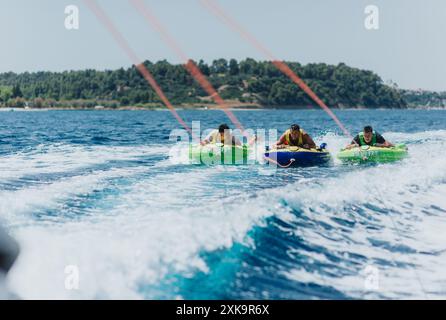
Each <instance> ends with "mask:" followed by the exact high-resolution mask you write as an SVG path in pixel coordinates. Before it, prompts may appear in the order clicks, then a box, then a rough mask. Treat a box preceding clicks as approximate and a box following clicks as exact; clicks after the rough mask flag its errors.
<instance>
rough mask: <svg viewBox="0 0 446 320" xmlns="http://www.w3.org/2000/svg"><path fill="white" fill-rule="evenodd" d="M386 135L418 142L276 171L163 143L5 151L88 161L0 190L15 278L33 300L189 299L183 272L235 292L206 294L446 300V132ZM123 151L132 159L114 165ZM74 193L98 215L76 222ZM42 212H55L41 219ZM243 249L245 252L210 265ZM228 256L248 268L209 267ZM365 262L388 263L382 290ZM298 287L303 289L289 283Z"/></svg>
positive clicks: (35, 169) (21, 165)
mask: <svg viewBox="0 0 446 320" xmlns="http://www.w3.org/2000/svg"><path fill="white" fill-rule="evenodd" d="M384 135H385V137H386V138H388V139H390V140H391V141H394V142H404V143H407V144H408V145H409V155H410V156H409V157H408V158H407V159H405V160H403V161H402V162H399V163H394V164H385V165H377V166H365V167H364V166H341V165H339V164H337V165H335V166H334V167H331V168H324V169H316V168H310V169H307V170H309V171H308V172H304V173H302V172H301V171H299V169H296V170H290V171H285V170H279V171H278V172H276V173H274V174H272V175H270V176H265V175H262V174H260V172H259V171H257V170H256V169H255V168H256V167H257V166H256V167H200V166H198V167H195V166H184V165H181V166H176V165H175V164H174V163H171V162H170V161H169V160H168V155H169V148H167V147H164V146H160V147H157V148H152V147H147V149H145V148H144V147H131V148H126V147H125V148H114V147H104V146H95V147H91V148H90V147H88V148H80V147H79V148H77V147H71V146H70V147H67V146H52V147H45V146H40V147H39V148H40V149H39V148H38V149H36V150H33V151H29V152H26V153H24V154H17V155H13V156H8V157H9V158H8V157H2V159H3V158H5V159H6V160H5V161H6V162H9V164H10V165H11V166H14V165H15V166H16V167H15V168H16V170H14V171H13V172H12V173H8V172H4V170H1V172H2V175H4V177H5V178H8V179H17V178H21V177H25V176H27V175H30V174H39V173H45V172H46V173H51V172H62V173H63V172H71V171H73V170H74V169H73V165H75V164H77V165H78V166H79V168H89V171H88V170H87V171H85V172H84V173H83V174H82V175H75V176H71V177H66V178H62V179H61V178H57V179H55V180H52V181H49V182H48V183H46V184H43V185H30V186H29V185H28V186H23V185H21V186H20V187H19V188H18V189H17V190H4V191H2V192H1V193H0V199H1V200H2V201H1V202H2V205H1V207H0V211H1V212H2V214H3V213H5V214H6V220H7V224H8V225H9V226H10V227H11V229H12V231H13V233H14V234H15V236H16V237H17V238H18V239H19V241H20V243H21V246H22V255H21V257H20V259H19V262H18V264H17V266H16V267H15V268H14V270H13V272H12V274H11V279H10V280H11V286H12V288H13V289H14V290H15V291H16V292H17V293H18V294H19V295H21V296H22V297H24V298H43V299H50V298H57V299H77V298H85V299H91V298H99V299H106V298H131V299H141V298H190V297H196V296H194V295H193V294H192V293H191V292H190V291H188V290H191V288H189V289H187V290H186V288H185V287H182V286H183V285H184V286H185V285H186V284H185V282H187V281H185V279H189V280H190V281H194V280H196V279H197V276H198V275H201V276H202V278H203V279H202V280H200V281H202V283H207V285H208V286H206V287H207V288H213V289H212V290H223V289H221V288H222V287H223V286H219V285H218V283H216V282H218V281H221V282H223V281H224V282H225V283H230V284H231V285H230V286H228V287H229V288H234V286H235V288H237V289H238V290H235V291H234V292H238V293H237V295H236V294H235V293H232V295H231V293H230V292H228V291H225V292H208V297H209V296H212V297H217V298H219V297H220V298H221V297H227V298H234V297H235V298H302V297H303V298H305V297H307V298H308V297H309V298H318V297H319V298H320V297H326V298H339V297H367V298H382V297H390V298H419V297H426V296H427V297H430V298H431V297H434V298H437V297H445V296H446V292H445V290H444V289H443V288H445V281H446V275H445V274H444V272H443V270H445V267H446V265H445V264H446V263H445V261H446V259H444V258H445V247H444V243H445V241H444V236H443V234H444V233H443V232H442V230H444V227H445V226H446V225H445V223H446V220H445V218H444V216H445V212H446V199H445V197H444V194H445V191H446V186H445V181H446V170H444V168H445V161H446V160H445V159H444V156H443V153H442V152H439V150H444V147H445V144H446V131H444V130H443V131H442V130H439V131H427V132H419V133H413V134H406V133H397V132H385V133H384ZM317 140H320V141H325V142H328V144H329V147H330V148H331V150H337V149H339V148H340V147H341V146H342V145H344V144H346V143H347V142H348V139H345V138H341V137H339V136H336V135H335V134H332V133H327V134H324V135H322V136H320V137H317ZM42 150H44V151H42ZM48 150H50V151H48ZM141 156H147V157H148V158H151V157H157V158H156V159H158V160H157V161H156V162H155V163H158V166H147V163H145V162H144V163H138V159H139V158H140V157H141ZM28 157H30V161H29V162H28V161H27V158H28ZM67 158H68V159H69V160H68V162H66V161H67ZM14 159H15V160H17V159H18V161H17V162H15V161H14ZM76 159H77V160H78V161H75V160H76ZM116 160H123V161H127V160H129V161H130V162H129V163H127V164H126V165H127V166H123V167H113V166H114V165H115V164H114V162H113V161H116ZM40 161H42V162H43V163H45V166H44V167H42V168H40V167H39V163H40ZM104 162H106V163H108V167H107V168H105V169H104V168H101V169H98V167H95V165H97V164H98V163H104ZM2 165H4V166H5V167H4V168H6V164H2ZM130 165H131V166H130ZM318 170H319V171H318ZM316 172H317V174H315V173H316ZM307 174H308V175H307ZM275 180H276V181H275ZM277 180H280V182H278V181H277ZM241 181H243V185H247V186H248V187H244V186H242V183H241ZM106 190H108V191H110V190H111V191H110V192H109V193H107V196H103V197H98V196H96V193H97V192H99V193H101V192H105V191H106ZM11 199H12V200H11ZM68 201H71V202H73V201H74V202H76V201H78V202H79V203H78V205H80V206H81V207H80V209H79V212H87V213H88V214H84V215H83V216H81V217H78V218H77V219H71V218H70V219H66V217H64V215H63V213H64V212H70V210H72V207H73V206H74V205H73V204H71V205H70V206H69V208H67V202H68ZM86 203H87V205H86ZM82 205H84V207H82ZM45 210H51V212H53V213H54V214H53V216H52V218H48V217H45V218H42V217H41V216H40V217H38V218H36V219H30V215H33V214H35V212H36V211H37V212H44V211H45ZM37 239H38V241H36V240H37ZM238 246H242V247H243V248H244V249H243V250H241V251H240V252H237V254H236V257H234V256H230V255H229V256H228V255H223V256H222V257H220V258H219V259H217V260H216V261H218V263H211V262H210V259H211V257H212V256H213V255H220V253H221V252H226V253H228V252H232V250H235V249H234V248H236V249H237V248H239V247H238ZM237 250H239V249H237ZM42 257H45V258H42ZM225 259H226V260H225ZM222 264H226V265H228V264H231V265H234V264H236V268H237V272H233V273H228V274H225V275H224V277H230V278H229V279H228V278H225V279H223V278H222V277H223V276H221V277H220V276H219V277H212V275H213V274H215V272H216V270H217V269H218V268H219V267H218V265H222ZM67 265H76V266H78V267H79V271H80V289H79V290H66V289H65V287H64V280H65V277H66V274H65V272H64V270H65V267H66V266H67ZM368 267H372V268H376V269H377V270H378V271H379V276H380V280H379V289H378V290H368V289H367V288H365V284H364V283H365V281H366V280H365V279H367V270H368V269H367V268H368ZM36 274H38V276H36ZM238 277H242V278H238ZM256 277H260V279H264V282H261V283H259V281H257V282H255V279H259V278H256ZM249 279H253V280H252V281H253V282H249V281H248V280H249ZM250 283H251V284H253V285H255V286H258V288H257V289H258V290H257V289H256V290H253V289H252V287H249V285H248V284H250ZM292 284H299V286H297V285H296V286H294V287H290V288H292V290H291V289H290V290H288V291H287V290H280V288H282V289H283V288H284V287H285V286H287V285H288V286H291V285H292ZM231 286H232V287H231ZM260 287H261V288H262V290H260V289H259V288H260ZM313 287H314V288H325V289H326V292H327V293H326V295H323V294H321V292H322V291H321V290H320V289H317V290H316V289H314V290H310V289H309V288H313ZM195 290H198V289H197V288H195ZM264 292H267V293H268V294H267V295H265V294H264Z"/></svg>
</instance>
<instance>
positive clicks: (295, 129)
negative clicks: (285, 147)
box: [290, 124, 300, 137]
mask: <svg viewBox="0 0 446 320" xmlns="http://www.w3.org/2000/svg"><path fill="white" fill-rule="evenodd" d="M290 130H291V135H292V136H293V137H295V136H298V135H299V132H300V127H299V125H298V124H293V125H291V127H290Z"/></svg>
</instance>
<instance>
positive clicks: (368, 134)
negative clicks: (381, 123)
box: [364, 126, 373, 143]
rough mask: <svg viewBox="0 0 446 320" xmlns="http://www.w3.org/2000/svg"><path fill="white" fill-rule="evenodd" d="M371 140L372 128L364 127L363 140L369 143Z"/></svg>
mask: <svg viewBox="0 0 446 320" xmlns="http://www.w3.org/2000/svg"><path fill="white" fill-rule="evenodd" d="M372 138H373V128H372V127H371V126H366V127H364V140H365V141H366V142H367V143H369V142H370V141H372Z"/></svg>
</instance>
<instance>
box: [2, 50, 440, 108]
mask: <svg viewBox="0 0 446 320" xmlns="http://www.w3.org/2000/svg"><path fill="white" fill-rule="evenodd" d="M196 64H197V66H198V67H199V68H200V70H201V71H202V72H203V74H204V75H206V76H207V77H208V79H209V81H210V82H211V83H212V85H213V86H214V87H215V88H216V89H217V91H218V92H219V94H220V95H221V97H222V98H223V99H225V100H226V101H227V102H228V104H229V106H231V107H246V108H284V107H289V108H298V107H308V106H315V103H314V102H313V101H312V100H311V99H310V98H309V97H308V96H307V95H306V94H305V92H304V91H303V90H301V89H300V88H299V87H298V86H297V85H295V84H294V83H293V82H292V81H291V80H290V79H288V78H287V77H286V76H285V75H284V74H282V73H281V72H280V71H279V70H278V69H277V68H276V67H275V66H274V65H273V64H272V62H269V61H256V60H254V59H250V58H248V59H245V60H242V61H237V60H235V59H231V60H229V61H228V60H225V59H218V60H214V61H213V62H212V63H210V64H208V63H205V62H203V61H202V60H200V61H199V62H198V63H196ZM287 64H288V65H289V66H290V68H291V69H292V70H293V71H295V72H296V73H297V74H298V75H299V76H300V77H302V79H303V80H304V81H305V82H306V83H307V84H308V85H309V87H310V88H312V90H313V91H314V92H315V93H316V94H317V95H318V96H319V97H320V98H321V99H322V100H323V101H324V102H325V103H326V104H327V105H328V106H330V107H333V108H407V107H414V106H415V107H416V106H435V107H443V106H444V104H445V102H446V94H444V93H434V92H419V91H409V90H400V89H398V88H397V87H396V86H395V85H387V84H385V83H384V82H383V80H382V79H381V78H380V77H379V76H378V75H377V74H375V73H373V72H372V71H368V70H360V69H357V68H352V67H349V66H347V65H345V64H344V63H340V64H338V65H328V64H325V63H311V64H307V65H301V64H300V63H297V62H287ZM144 65H145V66H146V67H147V68H148V70H149V71H150V72H151V73H152V75H153V76H154V78H155V79H156V80H157V82H158V83H159V85H160V87H161V88H162V90H163V91H164V93H165V94H166V96H167V98H168V99H169V100H170V102H171V103H172V104H173V105H174V106H177V107H184V108H200V107H209V108H212V107H214V106H215V104H214V102H213V100H212V97H210V96H208V94H207V93H206V92H205V91H204V90H203V89H202V87H201V86H200V85H199V84H198V83H197V82H196V81H195V80H194V79H193V77H192V76H191V75H190V74H189V73H188V72H187V70H186V69H185V68H184V66H183V65H181V64H170V63H169V62H167V61H165V60H163V61H158V62H156V63H152V62H150V61H146V62H144ZM162 106H163V104H162V102H161V100H160V99H159V97H158V96H157V95H156V93H155V92H154V90H153V89H152V88H150V87H149V86H148V84H147V82H146V81H145V79H144V78H143V77H142V76H141V74H140V73H139V71H138V70H137V69H136V67H135V66H132V67H130V68H128V69H124V68H121V69H118V70H106V71H97V70H84V71H65V72H33V73H29V72H25V73H21V74H16V73H13V72H8V73H2V74H0V107H9V108H24V107H29V108H79V109H81V108H82V109H84V108H107V109H115V108H122V107H134V108H149V109H153V108H160V107H162Z"/></svg>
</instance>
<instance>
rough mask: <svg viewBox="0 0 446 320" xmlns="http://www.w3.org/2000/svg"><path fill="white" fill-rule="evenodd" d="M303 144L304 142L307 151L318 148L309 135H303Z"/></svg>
mask: <svg viewBox="0 0 446 320" xmlns="http://www.w3.org/2000/svg"><path fill="white" fill-rule="evenodd" d="M303 142H304V148H306V149H313V148H316V144H315V143H314V141H313V139H311V137H310V135H309V134H308V133H305V134H304V135H303Z"/></svg>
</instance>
